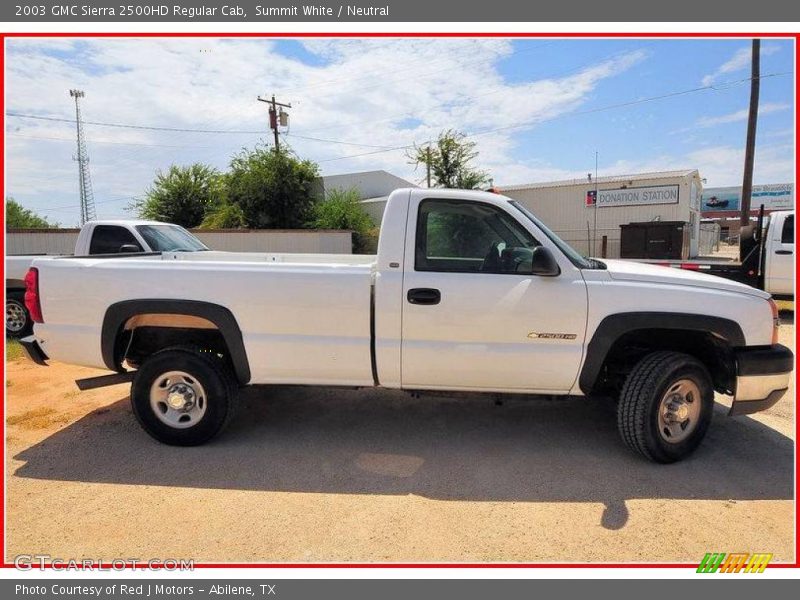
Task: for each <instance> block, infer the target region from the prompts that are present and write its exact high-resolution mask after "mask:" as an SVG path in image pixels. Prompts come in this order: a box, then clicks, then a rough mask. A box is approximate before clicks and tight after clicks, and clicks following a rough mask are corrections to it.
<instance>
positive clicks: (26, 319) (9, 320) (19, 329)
mask: <svg viewBox="0 0 800 600" xmlns="http://www.w3.org/2000/svg"><path fill="white" fill-rule="evenodd" d="M24 297H25V296H24V293H22V292H16V293H15V292H9V293H8V295H7V296H6V336H7V337H10V338H23V337H25V336H27V335H30V334H31V333H32V332H33V321H32V320H31V316H30V315H29V314H28V309H27V308H25V300H24Z"/></svg>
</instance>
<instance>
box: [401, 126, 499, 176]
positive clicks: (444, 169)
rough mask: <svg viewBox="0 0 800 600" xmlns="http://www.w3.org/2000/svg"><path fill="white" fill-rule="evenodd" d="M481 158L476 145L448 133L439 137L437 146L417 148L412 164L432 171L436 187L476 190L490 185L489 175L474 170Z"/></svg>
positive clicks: (413, 151)
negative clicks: (478, 158) (477, 159)
mask: <svg viewBox="0 0 800 600" xmlns="http://www.w3.org/2000/svg"><path fill="white" fill-rule="evenodd" d="M477 157H478V153H477V152H476V151H475V142H470V141H467V139H466V136H465V135H464V134H463V133H460V132H458V131H454V130H452V129H448V130H447V131H443V132H442V133H440V134H439V138H438V139H437V140H436V142H435V143H434V144H431V145H428V146H414V149H413V150H412V151H411V153H410V154H409V158H410V159H411V164H413V165H415V166H417V167H419V166H423V167H424V168H426V169H427V168H429V167H430V170H431V179H432V183H433V186H434V187H443V188H458V189H462V190H472V189H475V188H477V187H480V186H483V185H486V184H487V183H488V182H489V174H488V173H487V172H486V171H481V170H479V169H476V168H474V167H472V166H471V164H470V163H472V161H473V160H475V159H476V158H477Z"/></svg>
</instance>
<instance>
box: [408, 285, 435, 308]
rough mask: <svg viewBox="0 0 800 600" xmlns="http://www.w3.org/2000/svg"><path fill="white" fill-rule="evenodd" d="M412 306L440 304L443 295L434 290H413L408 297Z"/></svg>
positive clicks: (409, 291)
mask: <svg viewBox="0 0 800 600" xmlns="http://www.w3.org/2000/svg"><path fill="white" fill-rule="evenodd" d="M406 298H408V301H409V302H410V303H411V304H439V302H441V301H442V293H441V292H440V291H439V290H437V289H434V288H412V289H410V290H408V294H407V295H406Z"/></svg>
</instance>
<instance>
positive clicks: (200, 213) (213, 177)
mask: <svg viewBox="0 0 800 600" xmlns="http://www.w3.org/2000/svg"><path fill="white" fill-rule="evenodd" d="M223 195H224V184H223V181H222V178H221V176H220V174H219V172H217V170H216V169H214V168H213V167H209V166H207V165H203V164H200V163H195V164H192V165H189V166H188V167H182V166H178V165H172V166H171V167H170V168H169V170H168V171H167V172H166V173H164V172H163V171H157V172H156V178H155V181H153V185H152V186H151V187H150V189H149V190H147V193H146V195H145V197H144V199H143V200H138V201H137V202H135V203H134V205H133V208H134V210H136V211H137V212H138V214H139V216H140V217H141V218H143V219H151V220H153V221H166V222H168V223H175V224H177V225H181V226H183V227H187V228H191V227H197V226H198V225H200V223H201V222H202V221H203V219H204V218H205V216H206V213H207V212H208V211H209V210H211V209H213V207H214V206H216V205H217V203H218V202H219V201H220V198H221V197H222V196H223Z"/></svg>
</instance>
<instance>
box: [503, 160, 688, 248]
mask: <svg viewBox="0 0 800 600" xmlns="http://www.w3.org/2000/svg"><path fill="white" fill-rule="evenodd" d="M495 189H496V190H497V191H499V192H500V193H501V194H503V195H505V196H508V197H509V198H513V199H515V200H517V201H519V202H520V203H522V204H524V205H525V206H526V207H528V208H529V209H530V210H531V211H532V212H533V213H534V214H535V215H536V216H537V217H539V218H540V219H541V220H542V221H543V222H544V223H545V224H546V225H547V226H548V227H550V228H551V229H552V230H553V231H555V232H556V233H557V234H558V235H559V236H560V237H561V238H563V239H564V240H566V241H567V242H569V244H570V245H571V246H573V247H574V248H575V249H576V250H578V251H579V252H581V253H584V254H590V255H594V256H602V255H603V249H604V248H605V256H606V257H608V258H617V257H619V255H620V232H621V228H620V226H621V225H625V224H628V223H641V222H649V221H680V222H684V223H688V224H689V226H688V244H689V256H697V255H698V250H699V248H698V241H699V238H700V198H701V194H702V191H703V188H702V181H701V179H700V174H699V172H698V171H697V170H696V169H692V170H685V171H663V172H655V173H639V174H636V175H620V176H612V177H599V178H597V180H596V181H595V180H594V178H592V179H591V180H590V178H589V177H587V178H586V179H573V180H566V181H552V182H546V183H531V184H527V185H514V186H497V187H496V188H495ZM604 238H605V239H604Z"/></svg>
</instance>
